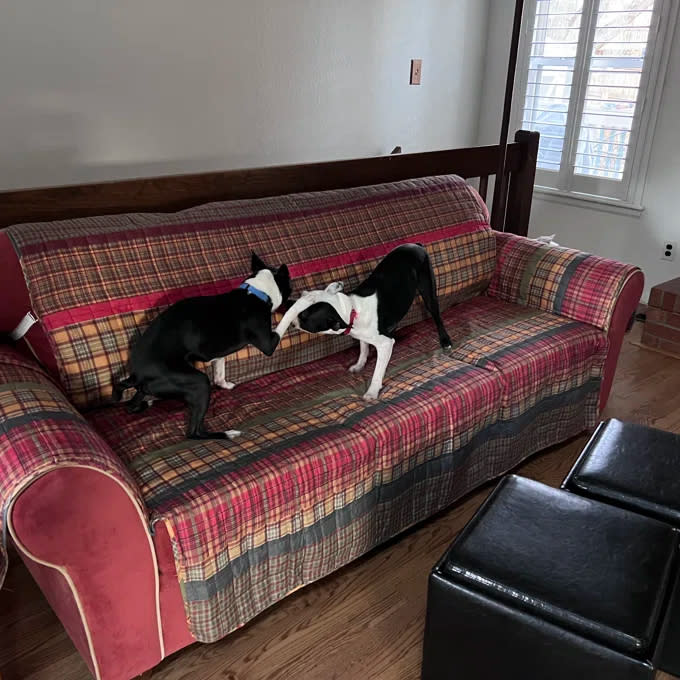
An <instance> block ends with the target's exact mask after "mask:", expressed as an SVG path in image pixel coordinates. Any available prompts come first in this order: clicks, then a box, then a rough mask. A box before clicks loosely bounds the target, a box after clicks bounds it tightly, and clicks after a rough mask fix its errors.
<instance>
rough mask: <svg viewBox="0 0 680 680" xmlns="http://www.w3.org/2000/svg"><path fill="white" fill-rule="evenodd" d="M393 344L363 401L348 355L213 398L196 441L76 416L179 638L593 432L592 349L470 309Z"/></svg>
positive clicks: (545, 317)
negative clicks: (169, 585) (182, 620)
mask: <svg viewBox="0 0 680 680" xmlns="http://www.w3.org/2000/svg"><path fill="white" fill-rule="evenodd" d="M444 321H445V323H446V325H447V328H448V329H449V331H450V332H451V336H452V341H453V349H452V351H451V352H443V351H442V350H441V349H440V348H439V346H438V341H437V334H436V330H435V328H434V324H433V323H432V322H431V321H429V320H427V321H423V322H420V323H417V324H415V325H411V326H409V327H407V328H404V329H402V330H401V331H400V332H399V337H398V340H397V343H396V344H395V349H394V354H393V358H392V361H391V362H390V365H389V368H388V373H387V376H386V379H385V387H384V389H383V392H382V393H381V399H380V402H379V403H377V404H375V403H366V402H364V401H363V400H362V398H361V395H362V394H363V392H364V390H365V389H366V381H367V380H368V379H369V378H370V374H371V370H372V363H373V361H374V359H373V361H369V364H368V365H367V367H366V369H365V374H362V375H353V374H350V373H348V371H347V366H349V365H350V364H351V363H353V362H354V360H355V359H356V352H357V349H356V348H352V349H351V350H346V351H344V352H340V353H336V354H333V355H331V356H329V357H326V358H325V359H323V360H321V361H314V362H309V363H305V364H303V365H302V366H299V367H295V368H290V369H286V370H283V371H280V372H278V373H276V374H269V375H265V376H261V377H260V378H258V379H256V380H253V381H250V382H248V383H246V384H244V385H240V386H238V387H237V388H236V389H235V390H233V391H231V392H226V391H221V390H220V391H216V392H214V393H213V399H212V403H211V408H210V411H209V413H208V417H207V425H208V426H209V427H211V428H215V429H226V428H227V427H238V428H241V429H243V430H244V434H243V436H242V437H240V438H238V439H236V440H233V441H230V442H227V443H223V442H210V441H209V442H189V441H187V440H185V439H184V438H183V432H184V409H183V408H182V406H181V405H180V404H177V403H173V402H168V401H165V402H158V403H156V404H154V405H153V407H152V408H151V409H148V410H147V411H146V412H145V413H143V414H141V415H139V416H134V415H130V414H128V413H127V412H126V411H125V409H124V408H123V407H122V406H118V407H113V408H106V409H98V410H95V411H92V412H91V413H90V414H88V419H89V421H90V423H91V424H92V426H93V427H94V428H95V429H96V430H97V431H98V432H100V434H101V435H102V437H103V438H104V439H106V441H107V442H108V443H109V444H110V446H111V447H112V448H113V449H114V450H115V451H116V452H117V453H118V454H119V455H120V456H121V459H122V460H123V461H124V462H125V464H126V465H127V467H128V469H129V470H130V473H131V474H132V476H133V477H134V479H135V482H136V483H137V484H138V486H139V488H140V489H141V492H142V494H143V496H144V499H145V502H146V504H147V508H148V509H149V512H150V513H151V521H152V522H154V523H156V522H164V523H165V525H166V526H167V529H168V533H169V535H170V536H171V540H172V544H173V550H174V555H175V561H176V567H177V573H178V577H179V580H180V584H181V589H182V593H183V596H184V600H185V607H186V612H187V618H188V621H189V625H190V629H191V631H192V633H193V634H194V636H195V637H196V638H197V639H198V640H201V641H204V642H211V641H214V640H217V639H219V638H220V637H222V636H224V635H226V634H227V633H229V632H230V631H232V630H234V629H235V628H237V627H239V626H241V625H243V624H244V623H246V622H247V621H249V620H250V619H251V618H252V617H254V616H255V615H257V614H258V613H260V612H261V611H263V610H264V609H266V608H267V607H268V606H270V605H271V604H273V603H275V602H276V601H278V600H279V599H281V598H282V597H284V596H285V595H286V594H287V593H289V592H291V591H293V590H295V589H297V588H299V587H300V586H302V585H304V584H306V583H310V582H312V581H314V580H316V579H319V578H321V577H323V576H325V575H326V574H328V573H330V572H332V571H333V570H335V569H337V568H339V567H340V566H342V565H344V564H346V563H348V562H350V561H351V560H353V559H355V558H356V557H358V556H359V555H361V554H363V553H365V552H366V551H367V550H370V549H371V548H373V547H375V546H376V545H378V544H380V543H381V542H383V541H385V540H387V539H388V538H390V537H391V536H393V535H395V534H397V533H399V532H400V531H402V530H403V529H404V528H406V527H408V526H410V525H411V524H414V523H416V522H418V521H420V520H422V519H424V518H426V517H428V516H430V515H432V514H433V513H434V512H436V511H437V510H439V509H441V508H444V507H446V506H447V505H449V504H451V503H452V502H453V501H454V500H456V499H457V498H459V497H460V496H462V495H464V494H465V493H467V492H469V491H470V490H471V489H473V488H474V487H476V486H478V485H479V484H481V483H483V482H484V481H486V480H488V479H490V478H492V477H494V476H497V475H499V474H501V473H502V472H504V471H506V470H508V469H509V468H511V467H513V466H514V465H516V464H517V463H519V462H520V461H521V460H522V459H523V458H524V457H526V456H528V455H530V454H532V453H535V452H536V451H538V450H540V449H542V448H545V447H546V446H549V445H551V444H554V443H556V442H558V441H562V440H564V439H565V438H567V437H571V436H574V435H576V434H578V433H579V432H582V431H583V430H584V429H585V428H588V427H591V426H593V425H594V424H595V423H596V422H597V420H598V397H599V388H600V377H601V372H602V365H603V362H604V357H605V355H606V349H607V339H606V336H605V334H604V333H603V332H602V331H601V330H599V329H597V328H594V327H592V326H588V325H586V324H582V323H579V322H575V321H572V320H570V319H566V318H563V317H558V316H556V315H554V314H550V313H547V312H543V311H541V310H537V309H535V308H527V307H522V306H519V305H514V304H510V303H506V302H503V301H499V300H495V299H493V298H489V297H485V296H478V297H476V298H472V299H470V300H467V301H466V302H464V303H462V304H460V305H458V306H456V307H451V308H449V309H448V310H447V311H446V312H445V313H444Z"/></svg>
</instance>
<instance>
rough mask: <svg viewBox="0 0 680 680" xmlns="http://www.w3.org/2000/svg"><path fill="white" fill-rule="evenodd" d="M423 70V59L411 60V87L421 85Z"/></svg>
mask: <svg viewBox="0 0 680 680" xmlns="http://www.w3.org/2000/svg"><path fill="white" fill-rule="evenodd" d="M422 70H423V60H422V59H411V85H420V74H421V73H422Z"/></svg>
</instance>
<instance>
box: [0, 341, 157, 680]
mask: <svg viewBox="0 0 680 680" xmlns="http://www.w3.org/2000/svg"><path fill="white" fill-rule="evenodd" d="M0 503H1V505H2V516H3V518H4V521H5V523H6V526H5V527H4V529H5V530H6V531H5V532H3V534H5V533H6V534H8V535H9V536H11V538H12V540H13V541H14V542H15V544H16V546H17V549H18V551H19V554H20V555H21V556H22V558H23V559H24V561H25V562H26V564H27V566H28V568H29V569H30V570H31V572H32V573H33V575H34V577H35V579H36V581H37V582H38V584H39V585H40V586H41V589H42V590H43V592H44V593H45V596H46V597H47V599H48V601H49V602H50V604H51V605H52V607H53V609H54V610H55V612H56V613H57V615H58V616H59V617H60V619H61V621H62V623H63V624H64V627H65V628H66V630H67V632H68V633H69V635H70V636H71V638H72V639H73V641H74V643H75V645H76V647H77V648H78V650H79V651H80V653H81V654H82V656H83V657H84V659H85V660H86V662H87V663H88V665H89V666H90V669H91V670H92V672H93V674H94V675H95V677H97V678H102V679H103V680H109V679H110V680H126V679H128V678H131V677H133V676H135V675H137V674H139V673H140V672H142V671H144V670H146V669H147V668H150V667H152V666H154V665H155V664H157V663H158V662H159V661H160V660H161V659H162V658H163V656H164V650H163V637H162V633H161V627H160V611H159V592H158V591H159V581H158V565H157V561H156V554H155V551H154V545H153V542H152V538H151V535H150V532H149V526H148V517H147V513H146V509H145V507H144V504H143V502H142V499H141V496H140V494H139V490H138V489H137V487H136V485H135V483H134V481H133V479H132V478H131V477H130V475H129V473H128V471H127V470H126V468H125V467H124V465H123V464H122V462H121V461H120V460H119V459H118V458H117V456H116V454H115V453H114V452H113V451H112V450H111V449H110V447H109V446H108V445H107V444H106V442H104V441H103V440H102V439H101V437H100V436H99V435H98V434H97V433H96V432H95V431H94V430H93V429H92V428H91V427H90V426H89V424H88V423H87V422H86V421H85V420H84V418H83V417H82V416H81V415H80V414H79V413H78V412H77V411H76V410H75V408H73V406H72V405H71V404H70V403H69V402H68V400H67V399H66V397H65V396H64V394H63V393H62V392H61V391H60V390H59V388H58V387H57V386H56V385H55V383H53V382H52V380H51V379H50V378H49V377H48V376H47V374H46V373H45V372H44V371H42V370H41V369H40V368H39V367H38V366H37V365H36V364H34V363H33V362H32V361H31V360H30V359H27V358H25V357H23V356H21V355H20V354H18V353H17V352H15V351H14V350H12V349H9V348H6V347H0ZM6 567H7V554H6V550H5V546H4V544H2V545H0V578H3V577H4V574H5V570H6ZM0 583H1V581H0Z"/></svg>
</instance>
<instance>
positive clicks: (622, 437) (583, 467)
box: [562, 420, 680, 676]
mask: <svg viewBox="0 0 680 680" xmlns="http://www.w3.org/2000/svg"><path fill="white" fill-rule="evenodd" d="M562 487H563V488H564V489H568V490H569V491H572V492H573V493H578V494H581V495H583V496H587V497H588V498H594V499H599V500H601V501H603V502H606V503H611V504H614V505H617V506H619V507H622V508H628V509H630V510H634V511H635V512H639V513H642V514H644V515H647V516H649V517H655V518H657V519H660V520H662V521H664V522H668V523H670V524H672V525H674V526H675V527H678V528H680V435H677V434H673V433H672V432H664V431H663V430H657V429H654V428H651V427H646V426H645V425H636V424H633V423H624V422H621V421H620V420H607V421H605V422H604V423H600V425H599V427H598V428H597V430H595V433H594V434H593V436H592V437H591V438H590V441H589V442H588V444H586V446H585V448H584V449H583V453H582V454H581V455H580V456H579V459H578V460H577V461H576V464H575V465H574V467H573V468H572V469H571V472H570V473H569V474H568V475H567V477H566V479H565V480H564V482H563V484H562ZM668 609H669V613H668V627H667V631H666V636H665V641H664V644H663V646H662V648H661V649H660V650H659V658H658V662H657V663H658V666H659V668H661V669H662V670H665V671H667V672H668V673H672V674H673V675H676V676H680V589H679V590H678V591H676V594H675V595H674V597H673V599H672V600H671V602H670V604H669V607H668Z"/></svg>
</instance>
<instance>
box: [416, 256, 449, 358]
mask: <svg viewBox="0 0 680 680" xmlns="http://www.w3.org/2000/svg"><path fill="white" fill-rule="evenodd" d="M425 258H426V259H425V261H424V262H423V264H422V266H421V267H420V271H419V272H418V281H417V286H418V291H419V292H420V297H421V298H422V299H423V302H424V303H425V309H427V311H428V312H430V316H431V317H432V318H433V319H434V323H435V325H436V326H437V333H438V335H439V344H440V345H441V347H442V349H450V347H451V338H450V337H449V334H448V333H447V332H446V328H445V327H444V322H443V321H442V316H441V313H440V311H439V300H438V299H437V282H436V280H435V276H434V269H432V262H431V261H430V258H429V256H428V255H427V253H426V254H425Z"/></svg>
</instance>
